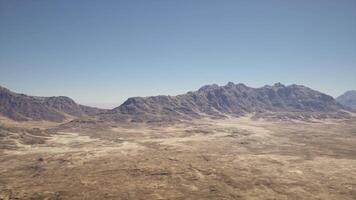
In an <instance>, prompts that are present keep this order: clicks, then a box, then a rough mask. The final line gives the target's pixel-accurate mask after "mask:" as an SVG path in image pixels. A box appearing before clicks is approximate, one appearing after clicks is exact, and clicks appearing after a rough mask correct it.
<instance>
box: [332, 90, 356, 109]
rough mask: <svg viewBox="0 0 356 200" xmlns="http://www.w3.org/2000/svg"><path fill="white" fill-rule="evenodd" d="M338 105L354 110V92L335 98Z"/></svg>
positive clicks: (355, 95) (355, 106)
mask: <svg viewBox="0 0 356 200" xmlns="http://www.w3.org/2000/svg"><path fill="white" fill-rule="evenodd" d="M336 101H337V102H339V103H340V104H342V105H344V106H346V107H349V108H351V109H354V110H356V91H355V90H351V91H347V92H345V93H344V94H343V95H341V96H339V97H337V98H336Z"/></svg>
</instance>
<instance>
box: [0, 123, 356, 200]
mask: <svg viewBox="0 0 356 200" xmlns="http://www.w3.org/2000/svg"><path fill="white" fill-rule="evenodd" d="M47 128H48V127H47ZM0 144H2V145H1V146H0V147H1V148H0V199H88V200H89V199H145V200H147V199H192V200H197V199H248V200H252V199H330V200H331V199H333V200H334V199H349V200H352V199H356V121H355V120H344V121H340V120H338V121H333V120H318V121H317V120H316V121H312V122H310V121H309V122H303V121H281V122H271V121H264V120H252V119H251V118H250V117H243V118H238V119H236V118H231V119H225V120H200V121H194V122H190V123H179V124H174V125H160V126H154V125H147V124H131V125H119V124H85V125H77V126H71V127H65V126H64V127H62V128H56V129H51V130H44V131H41V130H40V131H39V130H36V131H32V132H31V131H27V129H4V130H2V133H1V135H0Z"/></svg>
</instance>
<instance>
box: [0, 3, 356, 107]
mask: <svg viewBox="0 0 356 200" xmlns="http://www.w3.org/2000/svg"><path fill="white" fill-rule="evenodd" d="M355 35H356V1H352V0H350V1H348V0H342V1H321V0H316V1H282V0H277V1H248V2H239V1H218V2H217V1H189V2H183V1H138V2H137V1H135V2H132V1H105V2H101V1H90V2H88V1H75V2H73V1H0V44H1V45H0V85H1V86H4V87H7V88H9V89H10V90H13V91H15V92H19V93H25V94H28V95H36V96H59V95H61V96H68V97H71V98H73V99H74V100H75V101H77V102H78V103H81V104H84V105H91V106H95V105H103V106H104V107H112V106H114V105H120V104H121V103H122V102H123V101H124V100H126V99H127V98H128V97H133V96H152V95H177V94H182V93H185V92H188V91H192V90H196V89H198V88H200V87H201V86H203V85H207V84H213V83H216V84H218V85H225V84H226V83H227V82H229V81H232V82H234V83H244V84H246V85H248V86H251V87H261V86H263V85H272V84H274V83H276V82H281V83H283V84H285V85H290V84H300V85H305V86H307V87H310V88H312V89H315V90H319V91H321V92H324V93H326V94H329V95H332V96H334V97H336V96H338V95H341V94H342V93H344V92H345V91H347V90H355V89H356V88H355V87H356V78H355V77H356V37H355ZM105 105H106V106H105ZM100 107H102V106H100Z"/></svg>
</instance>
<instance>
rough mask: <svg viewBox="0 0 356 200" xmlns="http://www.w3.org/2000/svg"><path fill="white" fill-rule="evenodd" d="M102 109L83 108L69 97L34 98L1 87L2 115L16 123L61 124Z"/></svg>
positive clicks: (0, 102) (0, 112) (0, 107)
mask: <svg viewBox="0 0 356 200" xmlns="http://www.w3.org/2000/svg"><path fill="white" fill-rule="evenodd" d="M100 112H104V110H102V109H98V108H92V107H87V106H82V105H79V104H77V103H76V102H74V101H73V100H72V99H70V98H68V97H62V96H60V97H34V96H28V95H24V94H18V93H15V92H12V91H10V90H8V89H6V88H3V87H0V115H2V116H5V117H8V118H10V119H13V120H16V121H26V120H46V121H53V122H61V121H63V120H65V119H66V117H71V118H77V117H84V116H93V115H96V114H98V113H100Z"/></svg>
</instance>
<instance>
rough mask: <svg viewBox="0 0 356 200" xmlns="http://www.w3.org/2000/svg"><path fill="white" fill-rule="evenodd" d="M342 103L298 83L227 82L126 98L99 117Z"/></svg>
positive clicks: (308, 108) (236, 112) (324, 108)
mask: <svg viewBox="0 0 356 200" xmlns="http://www.w3.org/2000/svg"><path fill="white" fill-rule="evenodd" d="M341 109H343V106H342V105H340V104H339V103H337V102H336V101H335V99H334V98H332V97H331V96H328V95H326V94H323V93H320V92H318V91H315V90H312V89H310V88H307V87H304V86H300V85H290V86H284V85H282V84H280V83H277V84H275V85H273V86H264V87H261V88H251V87H248V86H245V85H243V84H234V83H231V82H229V83H228V84H227V85H225V86H218V85H216V84H214V85H207V86H204V87H202V88H200V89H199V90H198V91H195V92H188V93H186V94H183V95H178V96H153V97H134V98H129V99H128V100H127V101H126V102H124V103H123V104H122V105H121V106H119V107H117V108H115V109H113V110H111V111H109V112H107V113H105V114H103V115H101V117H102V118H103V119H106V120H107V119H113V120H118V121H121V120H131V121H155V120H158V121H161V120H175V119H191V118H200V117H203V116H209V117H213V118H214V117H216V118H220V117H223V116H226V115H230V116H240V115H243V114H246V113H252V112H265V111H271V112H335V111H338V110H341Z"/></svg>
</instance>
